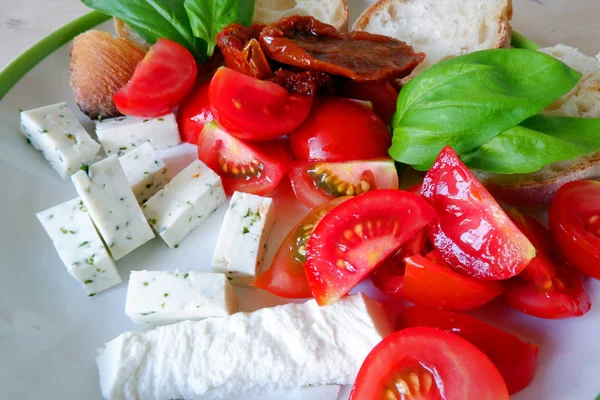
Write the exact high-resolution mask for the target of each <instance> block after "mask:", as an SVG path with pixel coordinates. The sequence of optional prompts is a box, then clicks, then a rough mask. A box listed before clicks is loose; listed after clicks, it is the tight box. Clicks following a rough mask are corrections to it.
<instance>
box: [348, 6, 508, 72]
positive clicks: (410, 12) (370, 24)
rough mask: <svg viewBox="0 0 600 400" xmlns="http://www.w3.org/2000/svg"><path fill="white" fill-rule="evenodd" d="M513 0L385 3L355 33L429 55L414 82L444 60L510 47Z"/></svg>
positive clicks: (364, 18)
mask: <svg viewBox="0 0 600 400" xmlns="http://www.w3.org/2000/svg"><path fill="white" fill-rule="evenodd" d="M511 18H512V2H511V0H379V1H377V2H376V3H374V4H372V5H371V6H370V7H369V8H367V9H366V10H365V11H364V12H363V13H362V14H361V15H360V16H359V17H358V19H357V20H356V22H355V23H354V27H353V30H355V31H367V32H371V33H378V34H381V35H386V36H391V37H393V38H396V39H400V40H402V41H405V42H406V43H408V44H410V45H411V46H413V48H414V49H415V51H420V52H424V53H425V54H426V55H427V57H426V58H425V61H424V62H423V63H422V64H421V65H419V67H417V68H416V69H415V70H414V71H413V73H412V74H411V75H409V76H408V77H406V78H404V81H408V80H410V79H412V78H413V77H415V76H416V75H417V74H419V73H420V72H421V71H423V70H424V69H425V68H427V67H429V66H430V65H432V64H435V63H437V62H439V61H442V60H445V59H448V58H451V57H456V56H459V55H462V54H466V53H470V52H473V51H477V50H485V49H492V48H499V47H508V46H509V45H510V39H511V33H512V28H511V26H510V20H511Z"/></svg>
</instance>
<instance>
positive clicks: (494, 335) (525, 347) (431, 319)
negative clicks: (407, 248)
mask: <svg viewBox="0 0 600 400" xmlns="http://www.w3.org/2000/svg"><path fill="white" fill-rule="evenodd" d="M402 320H403V327H405V328H411V327H419V326H429V327H432V328H438V329H442V330H444V331H446V332H449V333H453V334H455V335H457V336H460V337H461V338H463V339H465V340H467V341H468V342H469V343H471V344H472V345H474V346H475V347H477V348H478V349H479V350H481V351H482V352H483V354H485V355H486V356H488V357H489V358H490V360H491V361H492V362H493V363H494V365H495V366H496V368H498V371H499V372H500V374H502V377H503V378H504V382H505V383H506V387H507V388H508V392H509V393H510V394H513V393H516V392H518V391H519V390H521V389H524V388H525V387H527V385H529V383H530V382H531V381H532V380H533V375H534V373H535V369H536V368H537V354H538V347H537V346H536V345H534V344H529V343H525V342H523V341H522V340H521V339H519V338H518V337H517V336H515V335H513V334H510V333H508V332H505V331H503V330H501V329H498V328H495V327H493V326H491V325H488V324H486V323H484V322H482V321H480V320H478V319H476V318H473V317H470V316H468V315H466V314H462V313H457V312H451V311H443V310H440V309H437V308H429V307H422V306H413V307H409V308H407V309H406V310H404V314H403V316H402Z"/></svg>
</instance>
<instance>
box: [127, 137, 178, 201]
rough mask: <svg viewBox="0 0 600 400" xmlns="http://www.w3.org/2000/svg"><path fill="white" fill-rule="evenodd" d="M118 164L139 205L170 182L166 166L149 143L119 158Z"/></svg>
mask: <svg viewBox="0 0 600 400" xmlns="http://www.w3.org/2000/svg"><path fill="white" fill-rule="evenodd" d="M119 162H120V163H121V167H123V171H124V172H125V176H126V177H127V180H128V181H129V184H130V185H131V190H133V194H134V195H135V198H136V199H137V201H138V203H139V204H144V203H145V202H146V201H148V199H150V197H152V196H154V194H155V193H156V192H158V191H159V190H160V189H162V188H163V186H165V185H166V184H167V183H169V180H171V177H170V176H169V173H168V170H167V166H166V165H165V163H164V162H163V160H161V159H160V158H159V157H158V154H157V153H156V150H154V147H152V145H151V144H150V143H149V142H145V143H144V144H142V145H141V146H138V147H136V148H135V150H132V151H130V152H128V153H127V154H125V155H124V156H122V157H120V158H119Z"/></svg>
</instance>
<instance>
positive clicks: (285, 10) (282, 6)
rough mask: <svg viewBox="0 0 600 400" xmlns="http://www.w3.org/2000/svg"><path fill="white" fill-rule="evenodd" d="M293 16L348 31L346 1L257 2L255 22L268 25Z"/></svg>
mask: <svg viewBox="0 0 600 400" xmlns="http://www.w3.org/2000/svg"><path fill="white" fill-rule="evenodd" d="M292 15H302V16H313V17H315V18H316V19H318V20H319V21H321V22H324V23H326V24H329V25H333V26H335V28H336V29H337V30H338V31H340V32H346V31H347V30H348V6H347V4H346V0H256V3H255V6H254V18H253V22H254V23H257V24H265V25H267V24H272V23H274V22H277V21H279V20H280V19H281V18H284V17H290V16H292Z"/></svg>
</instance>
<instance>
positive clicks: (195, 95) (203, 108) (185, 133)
mask: <svg viewBox="0 0 600 400" xmlns="http://www.w3.org/2000/svg"><path fill="white" fill-rule="evenodd" d="M209 88H210V81H205V82H202V83H200V85H198V87H197V88H196V89H194V91H193V92H192V94H191V95H190V96H189V97H188V98H187V99H186V100H185V102H184V103H183V104H182V105H181V106H179V110H178V111H177V125H178V126H179V134H180V135H181V140H183V141H184V142H188V143H191V144H198V136H199V135H200V132H202V129H203V128H204V125H205V124H206V123H207V122H210V121H213V120H214V119H215V118H214V117H213V115H212V110H211V108H210V94H209Z"/></svg>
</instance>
